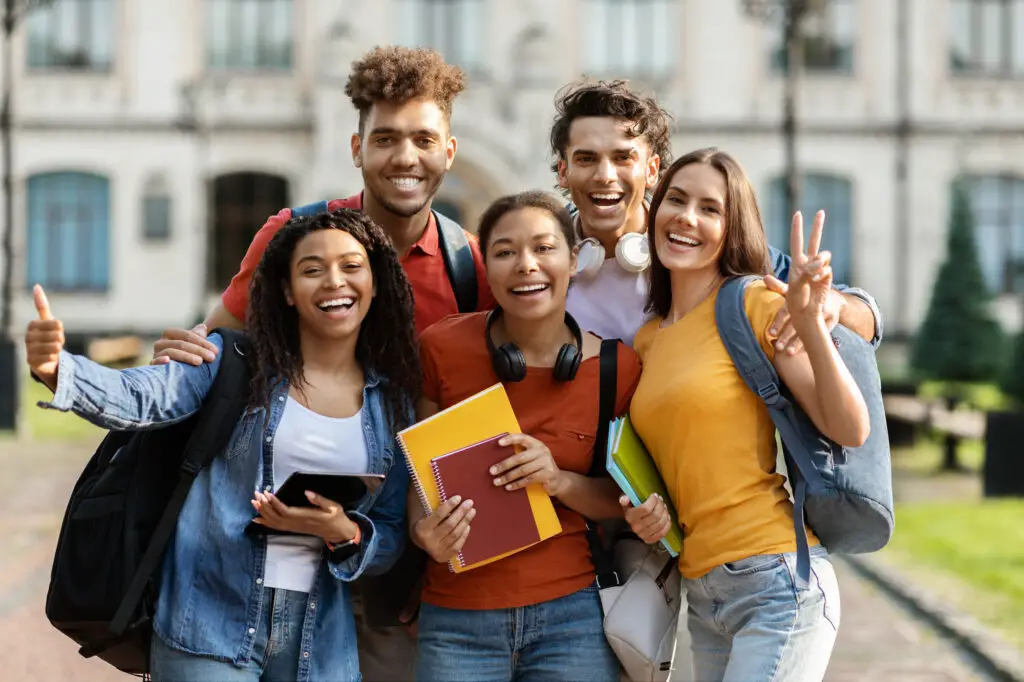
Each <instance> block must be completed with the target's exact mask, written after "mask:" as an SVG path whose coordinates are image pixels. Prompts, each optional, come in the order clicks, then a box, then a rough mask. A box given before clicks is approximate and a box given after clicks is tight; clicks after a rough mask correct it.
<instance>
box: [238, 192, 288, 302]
mask: <svg viewBox="0 0 1024 682" xmlns="http://www.w3.org/2000/svg"><path fill="white" fill-rule="evenodd" d="M291 217H292V210H291V209H290V208H285V209H282V210H281V211H280V212H279V213H278V214H277V215H273V216H270V217H269V218H267V222H265V223H264V224H263V227H261V228H260V231H259V232H257V233H256V236H255V237H253V238H252V243H251V244H249V250H248V251H246V252H245V257H244V258H243V259H242V265H241V266H240V267H239V268H238V272H237V273H236V274H235V276H234V277H232V278H231V284H229V285H228V288H227V289H225V290H224V293H223V294H221V297H220V300H221V303H223V304H224V308H225V309H226V310H227V311H228V312H229V313H231V314H232V315H234V316H235V318H236V319H239V320H241V321H243V322H244V321H245V312H246V309H248V307H249V285H250V284H252V277H253V275H254V274H255V273H256V268H257V267H259V264H260V260H261V259H262V258H263V252H264V251H266V250H267V245H268V244H270V240H271V239H273V238H274V235H275V234H277V233H278V231H279V230H280V229H281V228H282V227H284V226H285V223H287V222H288V220H289V219H290V218H291Z"/></svg>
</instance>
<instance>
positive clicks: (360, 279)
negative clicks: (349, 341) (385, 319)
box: [285, 229, 374, 339]
mask: <svg viewBox="0 0 1024 682" xmlns="http://www.w3.org/2000/svg"><path fill="white" fill-rule="evenodd" d="M373 296H374V284H373V272H372V271H371V269H370V261H369V258H368V257H367V255H366V249H365V248H363V245H362V244H360V243H359V241H358V240H357V239H356V238H355V237H353V236H352V235H351V234H349V233H348V232H345V231H343V230H338V229H325V230H318V231H316V232H312V233H310V234H309V235H307V236H305V237H303V238H302V240H301V241H300V242H299V243H298V244H297V245H296V246H295V251H294V253H292V258H291V277H290V279H289V281H288V283H287V285H286V287H285V298H286V300H287V302H288V305H291V306H294V307H295V309H296V311H297V313H298V316H299V328H300V329H301V330H302V332H303V333H311V334H315V335H317V336H321V337H325V338H332V339H341V338H346V337H348V336H350V335H352V334H358V333H359V327H360V325H361V324H362V322H363V319H364V318H365V317H366V313H367V312H368V311H369V309H370V303H371V301H372V300H373Z"/></svg>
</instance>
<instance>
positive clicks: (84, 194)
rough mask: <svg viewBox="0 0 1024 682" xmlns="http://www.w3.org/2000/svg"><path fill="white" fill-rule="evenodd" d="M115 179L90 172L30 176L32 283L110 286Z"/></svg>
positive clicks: (76, 287) (60, 286) (84, 288)
mask: <svg viewBox="0 0 1024 682" xmlns="http://www.w3.org/2000/svg"><path fill="white" fill-rule="evenodd" d="M109 232H110V182H109V181H108V180H107V179H106V178H105V177H102V176H100V175H92V174H89V173H44V174H41V175H33V176H32V177H30V178H29V179H28V285H29V286H30V287H31V286H32V285H33V284H36V283H38V284H42V285H43V286H44V287H46V288H47V289H52V290H54V291H106V290H107V288H108V287H109V285H110V253H109V248H110V246H109Z"/></svg>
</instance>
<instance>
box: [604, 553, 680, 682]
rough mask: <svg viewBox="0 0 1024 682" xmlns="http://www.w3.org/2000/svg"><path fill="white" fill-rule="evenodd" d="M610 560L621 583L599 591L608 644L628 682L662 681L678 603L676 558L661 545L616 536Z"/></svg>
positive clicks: (665, 676)
mask: <svg viewBox="0 0 1024 682" xmlns="http://www.w3.org/2000/svg"><path fill="white" fill-rule="evenodd" d="M613 562H614V566H615V572H616V573H617V574H618V576H619V580H620V581H621V582H622V584H621V585H618V586H614V587H605V588H603V589H601V591H600V592H599V595H600V597H601V606H602V608H603V609H604V634H605V637H606V638H607V639H608V644H609V645H610V646H611V648H612V651H614V652H615V655H616V656H617V657H618V659H619V662H620V663H621V664H622V667H623V668H624V669H625V672H626V676H627V677H628V678H629V679H630V680H632V681H633V682H666V680H668V678H669V673H670V672H671V670H672V656H673V653H674V650H675V644H676V628H677V625H678V618H679V607H680V602H681V584H680V583H681V580H680V576H679V568H678V566H677V560H676V559H675V558H674V557H672V556H671V555H669V554H668V552H665V551H664V550H663V549H661V548H660V546H659V547H651V546H649V545H646V544H644V543H643V542H642V541H640V540H639V539H635V538H621V539H619V540H618V541H617V542H616V543H615V544H614V559H613ZM686 658H687V659H688V658H689V657H686Z"/></svg>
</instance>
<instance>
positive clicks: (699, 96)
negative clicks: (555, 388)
mask: <svg viewBox="0 0 1024 682" xmlns="http://www.w3.org/2000/svg"><path fill="white" fill-rule="evenodd" d="M22 4H25V3H22ZM28 4H29V5H38V7H36V8H34V9H33V8H31V7H29V8H28V13H27V16H26V17H25V18H24V20H23V21H20V22H19V23H18V25H17V27H16V29H15V32H14V38H13V44H12V58H13V64H12V66H13V83H12V90H13V97H14V107H13V112H14V116H13V138H14V177H13V202H14V206H13V208H14V211H13V218H14V220H13V231H14V234H13V248H14V256H15V264H14V271H13V282H14V298H15V303H16V308H15V310H16V314H15V318H16V320H17V321H18V322H19V324H18V325H17V327H18V328H20V327H21V324H20V323H21V322H22V321H24V320H26V319H28V317H29V316H30V315H31V314H32V312H33V310H32V307H31V301H30V298H29V295H28V286H29V285H30V284H31V283H33V282H40V283H42V284H43V285H44V286H46V288H47V290H48V291H50V292H51V293H52V296H51V300H52V302H53V304H54V306H55V308H56V309H57V310H59V311H60V314H61V315H62V316H63V319H64V320H65V322H66V323H67V324H68V326H69V327H70V328H71V329H74V330H76V331H78V332H82V333H110V332H125V331H130V332H137V333H144V334H152V333H155V332H158V331H159V330H161V329H163V328H164V327H165V326H169V325H183V324H186V323H190V322H192V321H194V320H195V319H196V318H197V317H201V316H202V314H203V313H204V312H205V311H206V310H207V308H208V307H209V306H210V305H211V303H212V302H213V297H214V295H215V294H216V293H217V292H219V291H220V290H221V289H222V288H223V286H224V285H225V284H226V283H227V282H228V280H229V278H230V277H231V275H232V274H233V273H234V272H235V269H236V266H237V264H238V262H239V260H240V258H241V256H242V254H243V253H244V251H245V248H246V246H247V245H248V243H249V239H250V237H251V236H252V234H253V233H254V231H255V230H256V229H258V227H259V226H260V225H261V224H262V222H263V220H264V218H266V216H268V215H269V214H271V213H273V212H275V211H277V210H278V209H279V208H281V207H284V206H289V205H293V204H298V203H304V202H308V201H313V200H317V199H321V198H334V197H341V196H345V195H348V194H351V193H354V192H355V191H357V190H358V189H359V188H360V179H359V175H358V173H357V171H356V170H355V169H354V168H353V167H352V164H351V161H350V154H349V151H348V149H349V136H350V134H351V133H352V131H353V130H354V129H355V120H356V119H355V115H354V112H353V110H352V107H351V105H350V103H349V101H348V100H347V98H346V97H345V95H344V92H343V88H344V82H345V77H346V74H347V70H348V66H349V64H350V63H351V61H352V60H353V59H355V58H357V57H358V56H359V55H360V54H361V53H362V52H364V51H365V50H367V49H369V48H370V47H372V46H374V45H378V44H384V43H401V44H406V45H425V46H430V47H433V48H436V49H437V50H439V51H440V52H442V53H443V54H444V56H445V57H446V58H447V59H448V60H449V61H452V62H455V63H457V64H459V65H461V66H462V67H463V68H464V69H465V70H466V72H467V73H468V74H469V76H470V83H471V85H470V88H469V90H468V91H467V92H466V93H465V94H464V95H463V96H462V97H461V98H460V99H459V100H458V101H457V103H456V106H455V113H454V123H453V130H454V134H455V135H457V136H458V138H459V152H458V157H457V160H456V162H455V165H454V167H453V169H452V172H451V173H450V174H449V175H448V177H447V179H446V180H445V182H444V185H443V187H442V190H441V193H440V196H439V201H438V202H437V205H438V208H440V209H441V210H442V211H444V212H446V213H448V214H450V215H451V216H452V217H453V218H456V219H459V220H461V221H462V222H463V223H464V224H465V225H466V226H467V227H468V228H470V229H472V228H473V226H474V222H475V220H476V218H477V216H478V215H479V214H480V212H481V210H482V208H483V207H484V206H486V205H487V203H488V202H489V201H491V200H492V199H494V198H495V197H497V196H499V195H501V194H503V193H506V192H510V191H515V190H521V189H526V188H535V187H540V188H546V189H551V188H552V187H553V184H554V177H553V175H552V174H551V172H550V170H549V169H548V163H549V160H550V159H549V150H548V147H547V144H546V141H547V133H548V129H549V126H550V123H551V117H552V112H553V106H552V100H553V96H554V94H555V92H556V91H557V89H558V88H559V86H561V85H563V84H565V83H567V82H569V81H571V80H572V79H574V78H577V77H579V76H581V75H584V74H585V75H588V76H593V77H609V78H610V77H623V78H628V79H630V80H631V81H632V82H633V83H634V84H635V85H636V86H638V87H640V88H643V89H646V90H648V91H651V92H655V93H657V94H658V96H659V97H660V99H661V101H662V102H663V103H664V105H665V106H666V107H667V108H668V109H669V110H670V111H671V112H672V114H673V115H674V117H675V132H674V135H673V147H674V150H675V152H676V154H680V153H683V152H685V151H687V150H690V149H693V148H695V147H698V146H703V145H708V144H714V145H719V146H721V147H723V148H725V149H727V150H730V151H732V152H733V153H735V154H736V155H737V156H738V157H739V158H740V160H741V161H742V162H743V163H744V164H745V166H746V168H747V170H748V172H749V173H750V175H751V176H752V178H753V179H754V181H755V182H756V184H757V187H758V188H759V191H760V195H761V201H762V208H763V209H764V212H765V217H766V223H767V228H768V232H769V235H770V237H771V241H772V242H773V243H775V244H780V245H783V246H785V241H786V240H785V238H784V234H785V230H786V228H787V226H788V219H787V215H786V202H785V181H784V171H785V164H784V144H783V126H782V112H783V91H784V84H785V75H786V62H787V60H786V50H785V45H784V43H783V40H782V37H783V30H782V21H781V13H779V12H773V11H772V8H771V7H770V5H772V4H773V3H772V2H770V1H768V2H761V3H749V2H744V1H743V0H558V1H557V2H551V1H548V2H544V1H540V0H373V1H372V2H370V1H369V0H359V1H356V0H320V1H314V0H145V1H141V0H133V1H131V2H129V1H128V0H56V1H53V2H50V3H46V2H43V3H39V2H35V3H31V2H30V3H28ZM751 4H753V5H761V7H754V8H752V7H750V5H751ZM821 4H822V5H823V7H822V8H821V9H820V10H819V11H816V12H815V14H814V15H813V16H811V17H810V18H809V20H808V21H807V22H806V24H805V27H804V31H803V36H802V41H803V44H804V45H803V47H804V49H803V53H804V57H803V61H804V64H803V67H804V68H803V69H802V73H801V74H800V77H799V82H798V86H797V88H798V89H797V96H796V111H797V121H798V131H797V157H796V158H797V162H798V166H799V169H800V172H801V177H802V199H801V201H800V204H801V206H803V207H804V209H805V210H808V211H813V210H815V209H818V208H824V209H825V210H826V211H827V214H828V222H827V226H826V237H825V241H826V245H827V246H828V247H829V248H830V249H832V250H833V251H834V253H835V256H834V258H835V268H836V272H837V275H838V277H839V279H840V280H844V281H847V282H850V283H853V284H856V285H859V286H862V287H865V288H867V289H868V290H870V291H871V292H872V293H873V294H874V295H875V296H876V297H877V299H878V302H879V304H880V305H881V307H882V309H883V311H884V313H885V317H886V322H887V333H888V334H889V338H890V339H891V340H893V341H895V340H898V339H899V337H901V336H905V335H906V334H908V333H910V332H912V331H913V330H914V328H915V327H916V325H917V324H918V323H919V321H920V319H921V317H922V316H923V314H924V310H925V307H926V305H927V302H928V297H929V293H930V290H931V286H932V280H933V278H934V275H935V272H936V268H937V265H938V263H939V261H940V260H941V258H942V256H943V253H944V247H945V240H944V236H945V233H946V230H947V227H948V208H949V194H950V187H951V184H952V183H953V181H954V179H956V178H957V177H959V176H968V177H969V178H970V187H971V197H972V200H973V204H974V206H975V209H976V219H977V222H978V226H977V230H976V237H977V240H978V245H979V249H980V257H981V261H982V265H983V269H984V274H985V278H986V281H987V283H988V285H989V287H990V288H991V290H992V292H993V293H994V294H996V295H997V302H996V307H997V312H998V316H999V318H1000V319H1001V320H1002V321H1003V323H1004V324H1005V325H1006V326H1007V327H1008V328H1010V329H1014V328H1016V327H1017V326H1018V325H1019V324H1020V314H1019V306H1018V304H1017V299H1019V297H1020V295H1021V294H1022V293H1024V135H1022V133H1024V116H1022V115H1021V113H1020V112H1021V110H1022V105H1024V79H1022V76H1024V3H1021V2H1016V1H1006V0H974V1H971V0H827V1H826V2H823V3H821Z"/></svg>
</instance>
